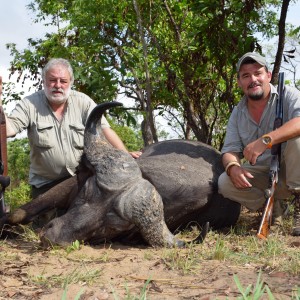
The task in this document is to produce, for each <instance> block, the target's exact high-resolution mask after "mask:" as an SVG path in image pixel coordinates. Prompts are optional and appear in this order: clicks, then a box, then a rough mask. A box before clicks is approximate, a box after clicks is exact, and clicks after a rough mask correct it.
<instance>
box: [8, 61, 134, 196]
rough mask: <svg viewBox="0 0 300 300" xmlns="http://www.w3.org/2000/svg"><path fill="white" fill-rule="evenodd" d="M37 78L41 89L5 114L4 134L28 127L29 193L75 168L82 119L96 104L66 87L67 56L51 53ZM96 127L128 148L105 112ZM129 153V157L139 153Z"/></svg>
mask: <svg viewBox="0 0 300 300" xmlns="http://www.w3.org/2000/svg"><path fill="white" fill-rule="evenodd" d="M42 79H43V85H44V90H40V91H38V92H36V93H34V94H32V95H30V96H28V97H26V98H24V99H22V100H21V101H18V103H17V105H16V107H15V109H14V110H13V111H12V113H11V114H10V116H9V117H8V118H7V136H15V135H16V134H17V133H19V132H21V131H23V130H25V129H27V132H28V139H29V143H30V171H29V183H30V185H31V186H32V197H33V198H35V197H37V196H38V195H40V194H42V193H44V192H46V191H47V190H49V189H50V188H51V187H53V186H54V185H56V184H57V183H59V182H61V181H63V180H65V179H66V178H68V177H70V176H73V175H74V174H75V170H76V167H77V166H78V163H79V160H80V158H81V154H82V152H83V145H84V140H83V137H84V128H85V124H86V121H87V118H88V116H89V113H90V112H91V111H92V109H93V108H94V107H95V106H96V104H95V102H94V101H93V100H92V99H91V98H89V97H88V96H87V95H85V94H83V93H80V92H77V91H74V90H71V87H72V84H73V82H74V75H73V70H72V67H71V65H70V63H69V62H68V61H67V60H65V59H62V58H55V59H51V60H50V61H49V62H48V63H47V64H46V66H45V68H44V69H43V72H42ZM101 127H102V130H103V133H104V135H105V137H106V139H107V140H108V141H109V142H110V143H111V144H112V145H113V146H114V147H116V148H118V149H120V150H124V151H127V150H126V148H125V146H124V144H123V142H122V141H121V140H120V138H119V137H118V135H117V134H116V133H115V132H114V131H113V130H112V129H111V128H110V126H109V124H108V122H107V120H106V119H105V118H104V117H103V119H102V123H101ZM130 154H131V155H132V156H133V157H134V158H137V157H138V156H139V155H140V153H139V152H131V153H130Z"/></svg>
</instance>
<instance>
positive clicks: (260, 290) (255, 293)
mask: <svg viewBox="0 0 300 300" xmlns="http://www.w3.org/2000/svg"><path fill="white" fill-rule="evenodd" d="M233 278H234V281H235V283H236V285H237V287H238V289H239V291H240V293H241V294H242V297H239V298H237V299H243V300H248V299H249V300H250V299H253V300H259V299H262V297H263V296H264V294H265V291H267V294H268V296H269V299H270V300H275V297H274V296H273V294H272V293H271V291H270V289H269V287H268V286H267V285H265V284H264V282H263V281H261V280H260V278H261V272H260V273H259V274H258V277H257V281H256V285H255V287H253V286H252V284H250V285H248V287H247V288H246V289H245V288H243V286H242V285H241V283H240V281H239V279H238V277H237V276H236V275H233Z"/></svg>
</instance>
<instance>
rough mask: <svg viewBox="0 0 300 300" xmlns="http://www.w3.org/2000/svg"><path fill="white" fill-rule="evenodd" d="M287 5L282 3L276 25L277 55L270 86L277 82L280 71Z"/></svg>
mask: <svg viewBox="0 0 300 300" xmlns="http://www.w3.org/2000/svg"><path fill="white" fill-rule="evenodd" d="M289 4H290V0H283V1H282V6H281V14H280V19H279V25H278V47H277V53H276V58H275V63H274V69H273V74H272V80H271V83H272V84H276V83H277V81H278V73H279V70H280V65H281V61H282V55H283V49H284V43H285V21H286V15H287V11H288V7H289Z"/></svg>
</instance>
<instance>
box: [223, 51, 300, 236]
mask: <svg viewBox="0 0 300 300" xmlns="http://www.w3.org/2000/svg"><path fill="white" fill-rule="evenodd" d="M237 73H238V75H237V81H238V85H239V87H240V88H241V89H242V91H243V93H244V96H243V98H242V99H241V101H240V102H239V103H238V105H237V106H236V107H235V108H234V109H233V111H232V114H231V116H230V118H229V122H228V125H227V131H226V137H225V142H224V146H223V148H222V161H223V165H224V168H225V172H224V173H223V174H221V176H220V178H219V182H218V184H219V192H220V193H221V194H222V195H223V196H224V197H227V198H229V199H231V200H233V201H237V202H239V203H241V204H242V205H244V206H245V207H247V208H248V209H249V210H251V211H256V210H258V209H260V208H262V207H263V206H264V203H265V197H264V191H265V189H267V187H268V174H269V168H270V161H271V151H270V149H271V147H272V145H274V144H278V143H282V145H281V149H282V150H281V168H280V173H279V181H278V184H277V187H276V191H275V204H274V218H275V220H276V221H277V222H280V221H281V218H280V217H281V215H282V214H283V208H282V203H284V200H286V199H288V198H289V197H290V196H291V195H294V196H295V199H294V204H295V206H294V223H293V231H292V235H294V236H299V235H300V168H299V157H300V138H299V136H300V118H299V117H300V92H299V91H298V90H297V89H295V88H292V87H289V86H285V87H284V96H283V99H282V100H283V125H282V126H281V127H280V128H278V129H276V130H273V125H274V120H275V116H276V101H277V97H278V93H277V90H276V88H275V87H274V86H273V85H272V84H271V83H270V81H271V72H270V71H269V70H268V68H267V63H266V60H265V58H264V57H262V56H261V55H259V54H258V53H255V52H249V53H246V54H244V55H243V56H242V57H241V58H240V59H239V61H238V63H237ZM242 159H244V160H243V161H244V163H243V164H242V162H241V160H242Z"/></svg>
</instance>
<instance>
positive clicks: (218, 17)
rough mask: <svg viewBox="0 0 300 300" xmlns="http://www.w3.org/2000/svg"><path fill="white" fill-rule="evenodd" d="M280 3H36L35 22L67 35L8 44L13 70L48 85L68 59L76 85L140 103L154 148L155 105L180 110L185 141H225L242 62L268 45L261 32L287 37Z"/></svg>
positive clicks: (98, 95) (98, 97)
mask: <svg viewBox="0 0 300 300" xmlns="http://www.w3.org/2000/svg"><path fill="white" fill-rule="evenodd" d="M279 5H280V1H277V0H264V1H258V0H249V1H246V2H245V3H244V2H241V1H217V0H214V1H211V0H202V1H199V0H197V1H195V0H190V1H176V0H169V1H166V0H165V1H158V0H154V1H150V2H149V1H146V0H139V1H137V0H134V1H118V0H97V1H76V2H75V3H74V1H71V0H64V1H59V2H58V1H56V0H35V1H33V2H32V3H31V4H30V6H29V8H30V9H31V10H32V11H33V12H35V13H36V19H35V21H36V22H47V21H48V22H50V24H51V25H54V26H57V32H56V33H52V34H48V35H47V36H45V38H44V39H39V40H32V39H30V40H29V47H28V49H25V50H23V51H19V50H18V49H17V48H16V45H14V44H10V45H8V47H9V49H10V51H11V55H12V56H13V57H14V59H13V61H12V62H11V72H12V73H19V74H20V77H22V75H24V74H25V71H26V70H28V71H29V72H30V74H31V75H30V76H29V78H30V79H33V80H35V82H36V86H37V87H40V85H41V81H40V69H41V68H42V67H43V66H44V65H45V63H46V62H47V60H48V59H49V58H50V57H53V56H56V57H57V56H61V57H64V58H67V59H69V60H70V61H71V62H72V64H73V67H74V71H75V77H76V82H75V88H76V89H78V90H80V91H82V92H84V93H87V94H88V95H90V96H91V97H92V98H93V99H95V101H96V102H103V101H107V100H112V99H114V98H116V96H117V94H124V95H125V96H126V97H129V98H132V99H134V101H135V109H137V110H139V111H140V113H141V117H142V118H143V123H142V124H143V127H142V134H143V139H144V144H147V143H149V142H153V141H157V134H156V130H155V128H154V115H153V114H154V111H155V110H156V111H158V112H159V111H160V110H161V109H162V110H163V111H164V114H167V111H171V110H166V109H165V108H166V107H170V108H172V109H173V111H174V110H175V111H176V112H177V113H178V117H177V118H176V121H177V124H178V126H180V131H182V133H183V136H184V138H193V137H195V138H196V139H197V140H200V141H203V142H206V143H208V144H214V146H220V145H221V144H222V141H223V139H224V132H225V124H226V122H227V119H228V115H229V113H230V111H231V110H232V108H233V106H234V104H235V103H236V101H237V100H238V97H237V96H238V93H237V87H236V85H235V82H234V77H235V76H234V73H235V70H234V65H235V62H236V61H237V59H238V57H240V56H241V55H242V54H243V53H244V52H246V51H250V50H255V49H256V50H258V51H261V46H260V45H259V44H258V43H257V40H256V39H255V38H254V33H257V32H262V34H263V35H265V36H267V37H271V36H272V35H274V34H275V33H277V23H276V22H275V18H276V14H275V9H277V8H278V7H279ZM112 7H113V8H114V9H111V8H112ZM270 7H272V8H273V10H270V9H269V8H270ZM49 19H50V21H49ZM20 80H21V79H20ZM25 80H27V78H25Z"/></svg>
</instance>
